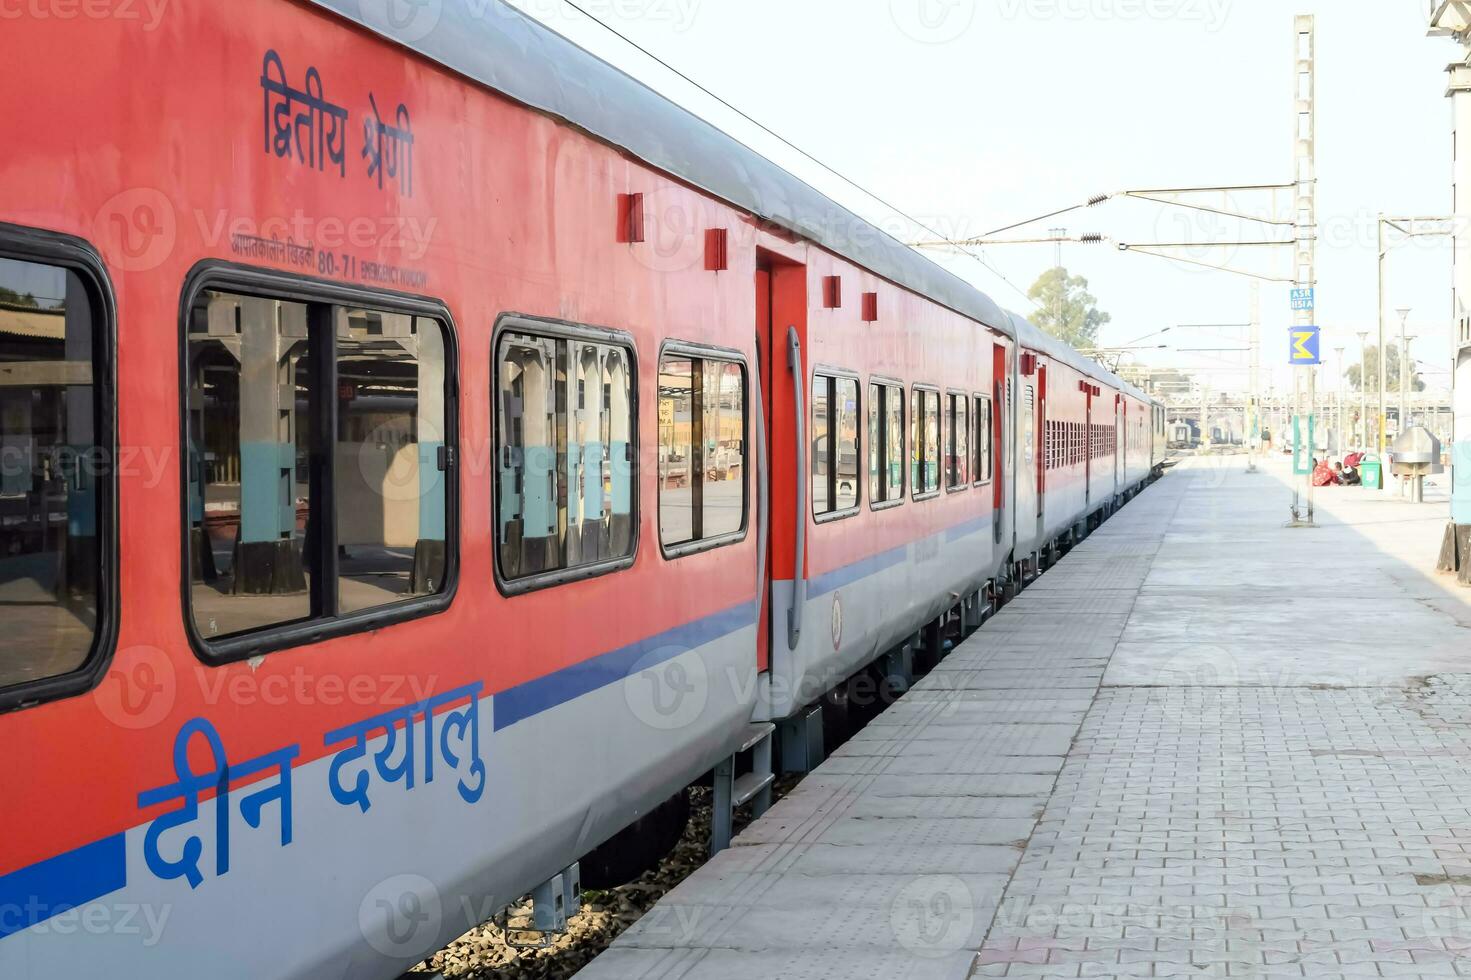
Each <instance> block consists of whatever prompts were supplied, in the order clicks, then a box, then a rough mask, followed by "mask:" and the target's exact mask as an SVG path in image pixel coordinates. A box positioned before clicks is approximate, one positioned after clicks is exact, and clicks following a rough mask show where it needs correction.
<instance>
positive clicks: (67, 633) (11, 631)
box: [0, 259, 107, 687]
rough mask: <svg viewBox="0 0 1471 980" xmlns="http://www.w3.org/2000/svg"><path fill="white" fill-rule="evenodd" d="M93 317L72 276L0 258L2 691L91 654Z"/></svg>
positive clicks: (96, 477)
mask: <svg viewBox="0 0 1471 980" xmlns="http://www.w3.org/2000/svg"><path fill="white" fill-rule="evenodd" d="M99 315H100V311H99V310H96V309H94V304H93V302H92V298H91V296H90V294H89V293H88V291H87V288H86V286H85V284H84V282H83V280H82V279H81V277H80V276H78V275H77V274H76V273H74V272H70V271H68V270H65V269H61V268H57V267H55V266H50V265H43V264H39V263H34V262H22V261H17V260H11V259H0V367H3V369H4V379H3V380H0V610H3V612H0V615H3V617H4V625H5V639H4V640H3V641H0V687H5V686H10V685H13V684H21V683H25V682H27V681H35V680H41V679H44V678H48V677H56V676H59V675H62V674H68V673H71V672H72V671H75V670H77V669H79V668H80V667H81V666H82V665H83V664H84V663H85V661H86V659H87V655H88V653H89V651H90V650H91V648H92V639H93V635H94V633H95V631H96V629H97V621H98V578H99V573H100V569H101V562H102V552H101V548H100V545H99V538H98V534H99V530H100V528H99V524H100V521H101V519H102V514H101V513H100V506H99V486H98V484H99V481H100V480H102V479H106V478H107V477H106V472H105V471H106V469H107V467H106V461H105V460H103V459H101V458H100V455H99V454H98V453H97V452H96V449H97V446H98V445H99V443H100V441H101V440H100V435H101V434H100V433H99V432H98V431H97V418H96V409H97V404H96V398H95V396H94V394H93V383H94V376H93V371H94V368H93V363H94V358H95V348H94V341H95V333H96V331H97V329H98V325H97V318H98V316H99Z"/></svg>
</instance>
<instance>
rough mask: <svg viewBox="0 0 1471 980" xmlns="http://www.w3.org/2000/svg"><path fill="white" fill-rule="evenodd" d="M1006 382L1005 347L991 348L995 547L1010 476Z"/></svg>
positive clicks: (999, 537) (998, 542)
mask: <svg viewBox="0 0 1471 980" xmlns="http://www.w3.org/2000/svg"><path fill="white" fill-rule="evenodd" d="M1007 378H1008V375H1007V365H1006V345H1004V344H995V345H993V346H992V353H991V404H992V406H993V407H992V409H991V420H992V422H991V442H992V445H991V460H992V463H991V467H992V476H991V508H992V510H993V511H994V512H995V519H994V528H995V535H996V543H997V544H1001V543H1002V535H1003V533H1004V532H1003V527H1004V525H1005V523H1006V521H1005V520H1004V518H1005V516H1006V487H1007V484H1008V483H1009V482H1010V476H1011V467H1010V466H1009V465H1008V464H1007V462H1006V452H1007V448H1008V444H1007V441H1006V433H1007V431H1009V429H1010V426H1011V413H1010V411H1009V409H1010V407H1011V406H1010V405H1009V404H1008V403H1007V399H1006V391H1007V386H1008V381H1007ZM1003 557H1004V554H1003Z"/></svg>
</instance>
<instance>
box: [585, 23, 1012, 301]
mask: <svg viewBox="0 0 1471 980" xmlns="http://www.w3.org/2000/svg"><path fill="white" fill-rule="evenodd" d="M562 2H563V3H564V4H566V5H567V6H569V7H571V8H572V9H573V10H575V11H577V12H578V13H579V14H581V15H582V16H583V17H586V18H587V19H588V20H590V21H592V22H593V23H594V24H597V25H598V26H599V27H601V28H603V30H605V31H607V32H608V33H610V34H612V35H613V36H614V37H616V38H618V39H619V40H621V41H622V42H623V43H625V44H627V45H628V46H629V47H631V48H633V49H634V50H636V51H638V52H639V53H640V54H642V55H644V57H646V58H649V59H650V60H652V61H654V62H656V63H658V64H659V65H662V66H663V67H664V69H665V70H666V71H669V72H670V73H672V74H674V75H675V76H677V77H679V78H681V79H683V80H684V81H685V82H686V83H687V84H689V85H692V86H694V87H695V88H697V89H699V90H700V91H701V92H703V93H705V95H707V96H709V97H710V98H712V99H714V100H715V101H716V102H718V103H720V104H721V105H723V106H725V108H727V109H729V110H730V111H731V112H733V113H735V114H736V115H738V116H740V117H741V118H742V119H744V120H746V121H747V122H749V123H750V124H751V125H753V126H755V127H756V128H758V129H760V130H761V131H762V132H764V133H766V134H767V135H768V136H771V137H772V138H773V139H775V140H777V141H778V142H779V143H781V144H782V145H783V146H786V147H788V148H789V149H791V150H792V151H794V152H796V153H798V154H800V155H801V156H802V157H804V158H806V159H808V160H810V161H812V162H813V163H815V164H817V165H818V166H819V167H821V168H822V169H823V170H826V171H827V172H828V173H830V174H832V175H833V176H834V177H837V178H838V179H839V180H841V181H843V182H844V183H845V184H848V185H849V186H850V187H854V188H856V189H857V190H859V191H861V192H862V193H863V194H865V195H867V196H868V197H869V198H871V199H873V200H874V201H877V202H878V203H879V204H882V205H883V206H884V207H886V208H888V209H889V210H890V211H892V212H893V213H894V214H897V215H899V216H900V217H901V218H903V219H905V220H906V221H908V222H910V223H911V224H913V225H914V226H915V227H917V228H921V229H923V230H924V231H927V232H929V233H930V234H931V235H934V236H936V237H937V238H944V237H945V236H944V235H943V234H942V233H941V232H939V231H936V230H935V229H934V228H932V227H930V226H929V225H927V224H925V223H924V222H923V221H921V220H920V219H918V218H916V217H915V216H914V215H912V214H910V213H908V212H907V211H904V210H903V209H901V208H899V207H896V206H895V205H893V204H891V203H890V202H889V201H887V200H885V199H884V198H882V197H880V196H879V195H878V194H876V193H874V192H873V191H871V190H869V189H868V188H867V187H864V186H863V185H862V184H860V183H858V181H856V180H854V179H853V178H851V177H849V176H848V175H846V174H844V173H842V172H841V171H839V170H837V169H835V168H833V167H831V166H829V165H828V164H826V163H823V162H822V161H821V160H819V159H817V157H815V156H813V155H812V154H811V153H808V152H807V151H806V150H804V149H802V148H801V147H800V146H798V145H797V144H795V143H793V142H792V141H791V140H789V139H787V138H786V137H785V136H783V135H781V134H780V133H778V132H776V130H774V129H772V128H771V127H770V126H767V125H766V124H765V123H763V122H760V121H759V120H757V119H756V118H755V117H754V116H752V115H751V114H750V113H748V112H746V111H744V110H742V109H740V108H737V107H736V106H734V105H732V104H731V103H730V102H729V101H727V100H726V99H724V98H722V97H721V96H719V95H716V94H715V93H714V92H712V91H710V89H708V88H706V87H705V86H704V85H702V84H700V83H699V82H697V81H695V80H694V79H693V78H691V77H690V76H689V75H687V74H685V73H684V72H682V71H680V70H679V69H678V68H676V67H674V66H673V65H671V64H670V63H669V62H667V61H665V60H664V59H663V58H661V57H659V56H658V55H657V54H655V53H654V52H652V51H650V50H649V49H648V48H646V47H644V46H643V45H642V44H639V43H638V42H637V41H635V40H634V39H633V38H631V37H629V36H628V35H627V34H624V33H623V32H622V31H620V30H618V28H616V27H614V26H613V25H611V24H609V23H607V22H606V21H604V20H602V19H601V18H599V17H598V16H597V15H595V14H593V13H590V12H589V11H588V10H586V9H585V8H584V7H582V6H581V5H579V4H578V3H576V2H575V0H562ZM748 149H752V150H753V152H754V148H751V147H748ZM960 251H961V252H963V253H965V254H966V255H967V256H969V257H970V258H972V259H975V260H976V261H977V262H978V263H980V264H981V266H982V267H983V268H985V269H986V270H987V271H989V272H990V273H991V274H993V275H995V276H997V277H998V278H999V279H1000V280H1001V281H1002V282H1004V283H1006V285H1008V286H1010V287H1011V288H1012V289H1013V290H1015V291H1016V293H1017V295H1019V296H1021V297H1023V298H1024V299H1025V300H1026V301H1027V302H1028V303H1031V304H1033V305H1036V300H1034V299H1032V297H1030V296H1028V295H1027V294H1026V293H1025V292H1023V291H1022V289H1021V287H1019V286H1017V284H1016V283H1014V282H1012V281H1011V280H1010V279H1008V278H1006V275H1005V274H1004V273H1003V272H1002V271H1001V270H1000V269H998V268H996V267H995V266H994V265H992V264H991V263H990V262H989V261H987V260H986V259H985V257H984V253H982V254H979V255H978V254H976V253H975V252H972V251H970V250H969V249H966V248H960Z"/></svg>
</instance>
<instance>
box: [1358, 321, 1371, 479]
mask: <svg viewBox="0 0 1471 980" xmlns="http://www.w3.org/2000/svg"><path fill="white" fill-rule="evenodd" d="M1359 431H1360V435H1359V438H1360V439H1361V440H1362V441H1361V442H1360V443H1359V447H1360V448H1361V449H1362V450H1363V451H1365V452H1368V450H1369V331H1367V330H1360V331H1359Z"/></svg>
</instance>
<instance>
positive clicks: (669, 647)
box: [494, 602, 758, 731]
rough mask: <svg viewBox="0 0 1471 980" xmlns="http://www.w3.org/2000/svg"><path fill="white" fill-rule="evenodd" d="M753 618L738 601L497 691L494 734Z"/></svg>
mask: <svg viewBox="0 0 1471 980" xmlns="http://www.w3.org/2000/svg"><path fill="white" fill-rule="evenodd" d="M757 615H758V612H757V610H756V605H755V603H752V602H743V603H741V604H740V605H738V606H733V607H731V608H730V609H726V610H724V611H722V612H718V613H714V614H713V615H710V616H705V617H704V618H702V619H696V620H691V621H690V622H688V623H681V624H680V625H678V626H676V627H674V628H673V629H671V630H666V631H665V632H663V633H658V634H656V635H654V636H650V637H647V638H645V639H642V640H638V641H637V642H634V643H630V644H629V645H628V646H626V647H623V648H621V649H618V650H613V651H610V652H608V653H604V654H601V655H600V656H596V657H593V658H592V659H591V660H584V661H583V662H582V663H579V664H573V665H572V666H570V667H567V668H564V669H562V670H559V671H557V672H556V673H554V674H548V675H546V676H545V677H538V678H537V679H536V680H534V681H527V682H526V683H525V684H521V685H519V686H517V687H513V688H510V689H509V690H505V691H502V692H501V693H499V694H497V695H495V698H494V704H495V730H496V731H500V730H501V729H503V728H509V727H510V726H512V725H514V724H516V723H517V722H519V721H525V720H526V719H527V718H531V717H533V716H535V715H539V714H541V713H542V712H543V711H548V710H550V709H552V708H555V707H557V706H558V705H562V704H566V703H567V702H568V701H573V700H576V699H577V698H580V697H582V696H583V695H584V694H591V693H592V692H593V691H596V690H598V689H600V688H604V687H607V686H608V685H609V684H616V683H618V682H619V681H621V680H623V679H624V678H625V677H628V676H630V675H632V674H635V673H637V672H639V671H641V670H648V669H649V668H650V667H657V666H659V665H660V664H662V663H664V662H665V661H668V660H673V659H674V658H675V657H678V656H680V655H681V654H685V653H688V652H689V651H691V650H694V649H696V648H697V647H702V646H704V645H706V644H707V643H714V642H715V641H716V640H718V639H720V638H722V637H725V636H729V635H730V634H731V633H734V632H736V631H738V630H743V629H745V628H746V627H748V626H755V625H756V617H757Z"/></svg>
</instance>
